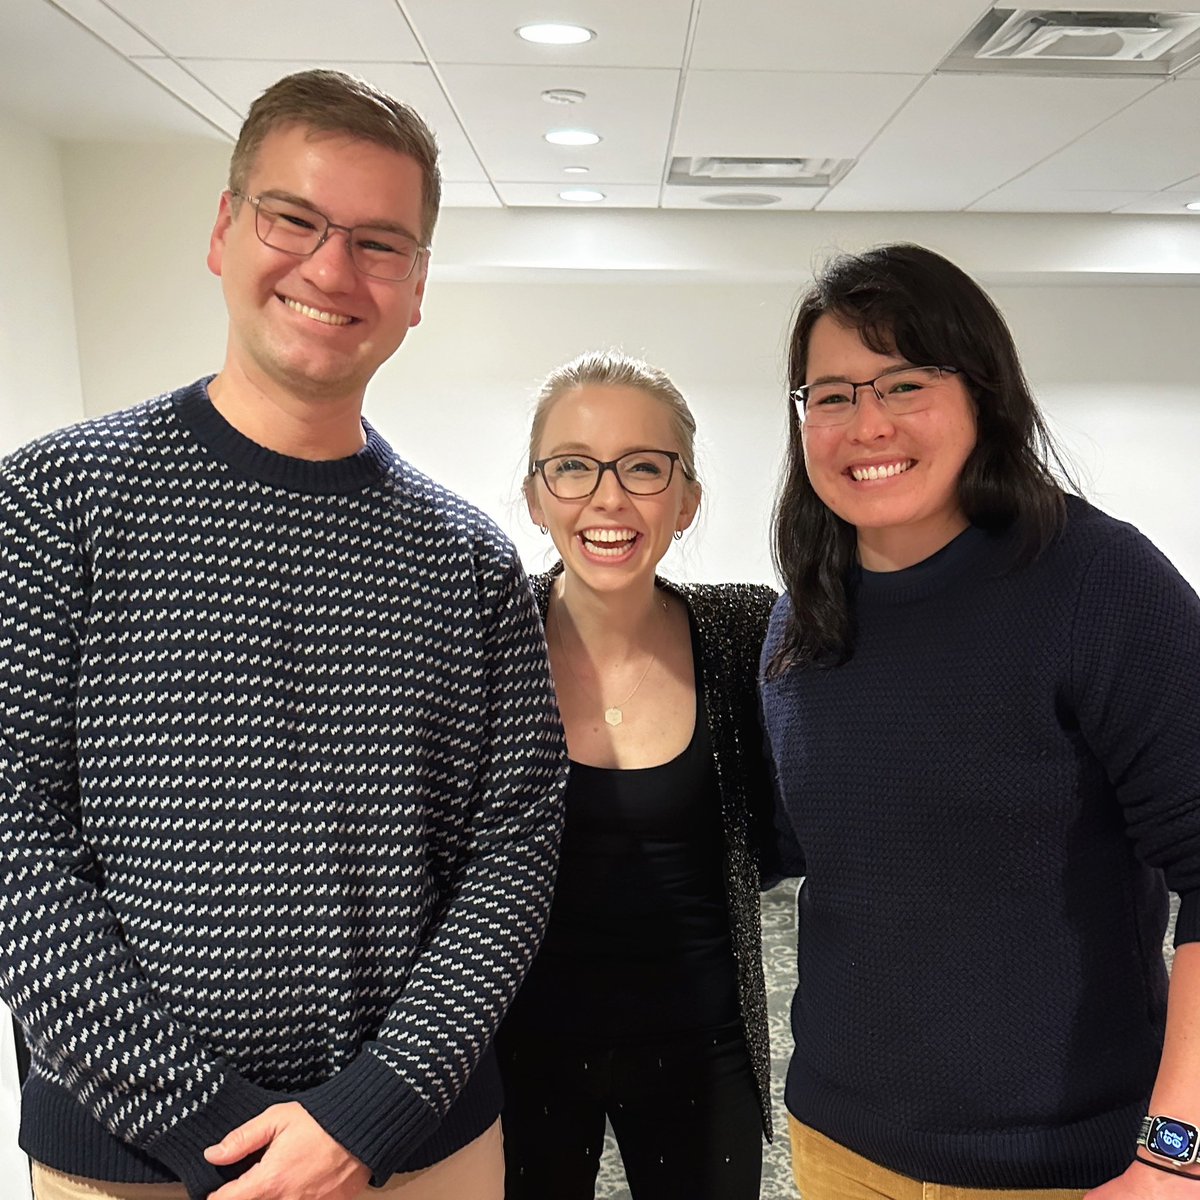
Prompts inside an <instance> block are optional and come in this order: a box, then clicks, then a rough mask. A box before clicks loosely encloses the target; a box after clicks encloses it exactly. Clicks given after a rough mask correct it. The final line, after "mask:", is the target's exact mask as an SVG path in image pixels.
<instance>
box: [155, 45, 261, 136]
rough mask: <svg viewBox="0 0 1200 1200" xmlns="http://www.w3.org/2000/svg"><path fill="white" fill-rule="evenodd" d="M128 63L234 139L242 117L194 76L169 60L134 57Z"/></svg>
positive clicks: (171, 59) (172, 60)
mask: <svg viewBox="0 0 1200 1200" xmlns="http://www.w3.org/2000/svg"><path fill="white" fill-rule="evenodd" d="M132 61H133V63H134V64H135V65H136V66H139V67H141V69H142V70H143V71H145V72H146V73H147V74H148V75H151V76H153V77H154V78H155V79H157V80H158V81H159V83H161V84H162V85H163V86H164V87H166V88H169V89H170V90H171V92H173V93H174V94H175V95H176V96H178V97H179V98H180V100H182V101H183V102H184V103H185V104H186V105H187V106H188V107H189V108H191V109H194V110H195V111H196V112H198V113H201V114H202V115H203V116H205V117H207V118H208V119H209V120H210V121H211V122H212V123H213V124H214V125H216V126H217V127H218V128H219V129H222V130H224V131H225V133H227V134H228V135H229V136H230V137H231V138H233V139H234V140H235V141H236V140H237V135H238V130H239V129H240V128H241V124H242V114H241V113H240V112H238V111H237V110H236V109H234V108H232V107H231V106H230V105H229V104H227V103H226V102H225V101H223V100H222V99H220V97H218V96H216V95H215V94H214V93H213V92H212V91H210V90H209V89H208V88H207V87H205V85H204V84H203V83H201V82H200V81H199V80H198V79H197V78H196V77H195V76H194V75H190V74H189V73H188V72H187V71H186V70H184V68H183V67H181V66H180V65H179V64H178V63H177V62H176V61H175V60H174V59H173V58H135V59H133V60H132Z"/></svg>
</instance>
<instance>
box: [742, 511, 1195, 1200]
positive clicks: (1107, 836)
mask: <svg viewBox="0 0 1200 1200" xmlns="http://www.w3.org/2000/svg"><path fill="white" fill-rule="evenodd" d="M1068 503H1069V508H1068V513H1069V515H1068V521H1067V525H1066V528H1065V531H1064V533H1063V534H1062V536H1061V537H1060V538H1059V539H1058V540H1057V541H1056V542H1055V543H1054V544H1053V545H1052V546H1051V548H1050V549H1048V550H1047V551H1046V552H1045V553H1044V554H1043V555H1042V556H1041V557H1040V558H1039V559H1038V560H1037V561H1036V562H1034V563H1033V564H1032V565H1031V566H1027V567H1024V568H1021V569H1017V570H1006V566H1007V564H1008V563H1009V561H1011V558H1010V556H1011V544H1010V540H1009V539H1008V538H1006V537H1003V536H989V535H987V534H985V533H983V532H982V531H980V530H978V529H974V528H972V529H969V530H967V531H966V532H965V533H963V534H962V535H961V536H960V537H958V538H957V539H956V540H955V541H953V542H952V543H951V544H950V545H949V546H947V547H945V548H944V549H943V550H942V551H940V552H939V553H938V554H935V555H934V556H933V557H932V558H929V559H927V560H926V561H924V562H922V563H919V564H918V565H916V566H914V567H911V568H909V569H908V570H904V571H897V572H894V573H887V574H875V573H870V572H857V573H856V577H855V579H854V580H852V591H853V593H854V597H855V598H854V604H855V612H856V617H857V623H858V633H857V640H856V643H855V649H854V653H853V656H852V657H851V659H850V660H849V662H847V663H846V664H844V665H843V666H839V667H835V668H829V669H820V668H803V669H793V670H791V671H788V672H786V673H785V674H784V675H783V676H782V677H780V678H779V679H777V680H775V681H772V682H766V683H764V684H763V686H762V698H763V708H764V715H765V721H766V727H767V731H768V736H769V738H770V742H771V745H772V749H773V753H774V756H775V761H776V767H777V770H778V775H779V783H780V797H781V819H782V821H783V822H784V824H785V825H786V826H787V831H788V833H789V834H792V833H794V835H795V838H796V840H797V842H798V844H799V846H800V847H802V851H803V861H797V862H794V863H793V864H792V866H793V870H794V871H795V873H797V874H801V873H806V874H807V877H806V879H805V881H804V884H803V886H802V888H801V890H800V893H799V952H798V968H799V987H798V989H797V992H796V996H795V1000H794V1003H793V1008H792V1030H793V1034H794V1036H795V1041H796V1048H795V1053H794V1056H793V1058H792V1062H791V1066H790V1069H789V1072H788V1081H787V1105H788V1109H789V1110H790V1111H791V1113H792V1114H793V1115H794V1116H795V1117H796V1118H797V1119H798V1120H800V1121H801V1122H803V1123H805V1124H807V1125H810V1126H813V1127H815V1128H816V1129H818V1130H819V1131H821V1132H822V1133H824V1134H826V1135H827V1136H828V1137H831V1138H833V1139H834V1140H836V1141H838V1142H840V1143H842V1144H843V1145H845V1146H847V1147H849V1148H850V1149H852V1150H854V1151H856V1152H857V1153H859V1154H862V1155H864V1156H866V1157H867V1158H869V1159H871V1160H873V1161H875V1162H877V1163H880V1164H882V1165H884V1166H886V1167H888V1168H890V1169H892V1170H894V1171H898V1172H900V1173H902V1174H905V1175H908V1176H912V1177H914V1178H918V1179H925V1180H929V1181H934V1182H940V1183H946V1184H953V1185H958V1186H963V1187H983V1188H1052V1187H1059V1188H1086V1187H1091V1186H1095V1185H1097V1184H1099V1183H1101V1182H1102V1181H1104V1180H1106V1179H1109V1178H1111V1177H1113V1176H1114V1175H1117V1174H1119V1173H1120V1172H1121V1171H1122V1170H1124V1168H1125V1167H1126V1166H1127V1165H1128V1163H1129V1161H1130V1159H1131V1158H1132V1155H1133V1148H1134V1141H1135V1138H1136V1135H1137V1129H1138V1122H1139V1119H1140V1118H1141V1116H1142V1115H1143V1114H1144V1113H1145V1111H1146V1104H1147V1101H1148V1098H1149V1093H1150V1089H1151V1086H1152V1084H1153V1080H1154V1075H1155V1071H1156V1068H1157V1065H1158V1058H1159V1054H1160V1050H1161V1044H1162V1036H1163V1028H1164V1021H1165V1003H1166V982H1167V981H1166V974H1165V971H1164V967H1163V962H1162V954H1161V944H1162V937H1163V931H1164V927H1165V922H1166V917H1167V903H1166V892H1165V889H1164V884H1163V881H1164V876H1165V881H1166V884H1167V885H1168V886H1169V887H1170V888H1171V889H1172V890H1174V891H1177V892H1179V893H1180V895H1181V898H1182V903H1181V909H1180V914H1179V922H1178V929H1177V933H1176V940H1177V942H1186V941H1195V940H1200V730H1198V725H1197V721H1198V717H1200V600H1198V599H1197V597H1196V594H1195V593H1194V592H1193V591H1192V590H1191V588H1189V587H1188V585H1187V584H1186V583H1185V582H1184V581H1183V580H1182V579H1181V578H1180V576H1179V575H1178V574H1177V572H1176V571H1175V570H1174V568H1173V567H1171V565H1170V564H1169V563H1168V562H1167V561H1166V559H1164V558H1163V556H1162V555H1161V554H1160V553H1159V552H1158V551H1157V550H1156V549H1155V548H1154V547H1153V546H1152V545H1151V544H1150V543H1149V542H1148V541H1147V540H1146V539H1145V538H1144V537H1142V536H1141V535H1140V534H1139V533H1138V532H1137V531H1136V530H1135V529H1133V528H1132V527H1131V526H1129V525H1125V524H1122V523H1120V522H1117V521H1114V520H1112V519H1111V518H1109V517H1107V516H1105V515H1103V514H1101V513H1100V512H1098V511H1096V510H1095V509H1093V508H1091V507H1089V506H1088V505H1086V504H1085V503H1084V502H1082V501H1078V500H1071V501H1069V502H1068ZM788 613H789V604H788V601H787V599H786V598H784V599H783V600H781V601H780V603H779V605H778V606H777V607H776V611H775V613H774V615H773V618H772V628H771V632H770V635H769V636H768V640H767V643H766V647H765V649H764V662H765V661H766V660H767V659H768V658H769V656H770V655H771V653H772V652H773V650H774V649H775V647H776V646H777V645H778V644H779V640H780V637H781V634H782V631H783V628H784V623H785V621H786V620H787V618H788Z"/></svg>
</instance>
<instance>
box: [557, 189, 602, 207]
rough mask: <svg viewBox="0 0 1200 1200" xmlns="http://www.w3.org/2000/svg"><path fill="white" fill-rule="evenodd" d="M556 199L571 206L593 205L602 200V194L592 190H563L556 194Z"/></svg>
mask: <svg viewBox="0 0 1200 1200" xmlns="http://www.w3.org/2000/svg"><path fill="white" fill-rule="evenodd" d="M558 198H559V199H560V200H568V201H570V202H571V203H572V204H595V203H596V201H597V200H603V199H604V193H603V192H597V191H595V190H594V189H593V188H564V189H563V190H562V191H561V192H559V193H558Z"/></svg>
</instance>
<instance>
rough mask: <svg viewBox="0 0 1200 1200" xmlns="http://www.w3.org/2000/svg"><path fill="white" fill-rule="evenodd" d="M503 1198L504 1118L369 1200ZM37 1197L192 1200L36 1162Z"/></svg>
mask: <svg viewBox="0 0 1200 1200" xmlns="http://www.w3.org/2000/svg"><path fill="white" fill-rule="evenodd" d="M376 1197H380V1198H382V1200H503V1198H504V1139H503V1137H501V1134H500V1122H499V1121H496V1122H495V1124H493V1125H492V1127H491V1128H490V1129H488V1130H486V1131H485V1132H484V1133H482V1134H480V1136H479V1137H477V1138H476V1139H475V1140H474V1141H473V1142H469V1143H468V1144H467V1145H465V1146H464V1147H463V1148H462V1149H461V1150H457V1151H455V1153H453V1154H452V1155H450V1157H449V1158H444V1159H442V1161H441V1162H440V1163H434V1164H433V1166H432V1167H425V1168H424V1169H423V1170H420V1171H408V1172H405V1173H404V1174H403V1175H393V1176H392V1178H391V1179H390V1180H389V1182H388V1183H387V1185H386V1186H385V1187H382V1188H369V1189H368V1190H367V1191H365V1192H363V1200H376ZM33 1200H188V1194H187V1189H186V1188H185V1187H184V1186H183V1185H182V1184H181V1183H108V1182H107V1181H105V1180H102V1179H80V1178H79V1177H78V1176H76V1175H63V1174H61V1173H60V1172H58V1171H52V1170H51V1169H50V1168H49V1167H44V1166H42V1164H41V1163H36V1162H35V1163H34V1164H33Z"/></svg>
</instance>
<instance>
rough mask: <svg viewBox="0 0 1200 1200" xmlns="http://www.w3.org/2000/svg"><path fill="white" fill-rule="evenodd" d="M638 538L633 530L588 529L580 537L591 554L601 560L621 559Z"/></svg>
mask: <svg viewBox="0 0 1200 1200" xmlns="http://www.w3.org/2000/svg"><path fill="white" fill-rule="evenodd" d="M636 537H637V531H636V530H633V529H587V530H584V532H583V533H581V534H580V535H579V540H580V541H581V542H583V544H584V547H585V548H586V550H587V552H588V553H589V554H594V555H596V556H597V557H599V558H619V557H620V556H621V555H622V554H624V553H625V552H626V551H627V550H628V549H629V544H630V542H632V541H633V539H634V538H636Z"/></svg>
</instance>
